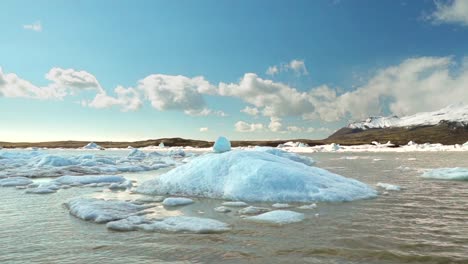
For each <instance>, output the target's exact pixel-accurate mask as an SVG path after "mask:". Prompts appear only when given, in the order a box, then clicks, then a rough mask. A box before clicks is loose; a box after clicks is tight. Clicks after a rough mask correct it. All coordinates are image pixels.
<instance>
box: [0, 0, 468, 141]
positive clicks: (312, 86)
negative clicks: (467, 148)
mask: <svg viewBox="0 0 468 264" xmlns="http://www.w3.org/2000/svg"><path fill="white" fill-rule="evenodd" d="M0 10H1V16H0V67H1V69H2V71H1V72H0V122H1V127H0V141H41V140H65V139H76V140H138V139H148V138H160V137H185V138H197V139H214V138H215V137H216V136H217V135H226V136H228V137H230V138H232V139H277V138H312V139H314V138H324V137H326V136H328V135H329V134H330V133H332V132H333V131H334V130H336V129H337V128H339V127H342V126H344V125H346V124H347V123H348V122H349V121H351V120H359V119H362V118H365V117H366V116H369V115H388V114H397V115H405V114H412V113H416V112H420V111H432V110H436V109H438V108H442V107H444V106H446V105H448V104H450V103H458V102H463V103H466V102H467V101H468V95H467V94H468V93H467V92H466V91H468V87H466V85H465V84H466V83H467V82H466V81H468V59H466V57H465V56H466V55H467V49H468V48H467V47H468V46H467V45H466V43H468V1H466V0H456V1H437V2H434V1H432V0H427V1H424V0H420V1H393V0H391V1H384V0H382V1H371V0H369V1H365V0H361V1H351V0H349V1H344V0H342V1H337V0H334V1H208V0H204V1H17V0H15V1H2V2H1V3H0ZM268 69H270V71H268ZM118 86H121V87H120V88H118V89H119V90H118V91H117V90H114V89H116V87H118ZM246 107H248V108H247V109H246ZM242 110H244V111H242Z"/></svg>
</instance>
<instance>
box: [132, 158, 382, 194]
mask: <svg viewBox="0 0 468 264" xmlns="http://www.w3.org/2000/svg"><path fill="white" fill-rule="evenodd" d="M137 191H138V192H141V193H146V194H170V195H180V194H183V195H185V196H202V197H210V198H221V199H229V200H242V201H273V202H293V201H296V202H307V201H352V200H356V199H365V198H370V197H374V196H376V191H375V190H374V189H372V188H371V187H369V186H368V185H366V184H364V183H362V182H359V181H357V180H354V179H349V178H345V177H343V176H340V175H337V174H334V173H331V172H329V171H326V170H323V169H320V168H316V167H310V166H307V165H305V164H302V163H298V162H295V161H291V160H289V159H285V158H281V157H277V156H275V155H271V154H269V153H265V152H260V151H242V150H234V151H229V152H225V153H221V154H214V153H208V154H205V155H203V156H200V157H197V158H195V159H193V160H192V161H191V162H189V163H187V164H184V165H181V166H179V167H177V168H175V169H173V170H171V171H169V172H168V173H166V174H163V175H161V176H159V177H158V178H155V179H153V180H150V181H147V182H144V183H143V184H141V185H140V186H139V188H138V189H137Z"/></svg>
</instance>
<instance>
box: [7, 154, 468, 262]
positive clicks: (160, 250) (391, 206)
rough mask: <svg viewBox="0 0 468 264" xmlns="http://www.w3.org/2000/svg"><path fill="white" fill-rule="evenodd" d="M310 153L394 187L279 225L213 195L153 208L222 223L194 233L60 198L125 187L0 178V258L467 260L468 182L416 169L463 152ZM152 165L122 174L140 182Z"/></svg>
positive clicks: (464, 162) (451, 162) (124, 195)
mask: <svg viewBox="0 0 468 264" xmlns="http://www.w3.org/2000/svg"><path fill="white" fill-rule="evenodd" d="M311 156H312V157H314V158H315V159H316V160H317V161H318V162H317V166H318V167H322V168H325V169H328V170H330V171H333V172H335V173H338V174H341V175H344V176H347V177H351V178H355V179H358V180H361V181H363V182H365V183H368V184H370V185H374V186H375V184H376V183H377V182H384V183H391V184H397V185H400V186H401V187H402V188H403V190H402V191H399V192H389V193H388V194H386V195H384V194H382V195H379V197H378V198H376V199H372V200H365V201H356V202H349V203H331V204H327V203H319V204H318V207H317V208H316V209H314V210H308V211H307V210H302V211H301V212H304V213H305V214H306V220H305V221H303V222H300V223H296V224H290V225H284V226H276V225H268V224H258V223H252V222H248V221H246V220H243V219H242V218H240V217H239V216H238V215H237V214H235V213H229V214H226V215H224V214H220V213H216V212H214V211H213V208H214V207H217V206H219V205H220V204H221V202H222V201H219V200H209V199H195V200H196V203H194V204H193V205H189V206H186V207H182V208H178V209H176V210H171V211H166V210H164V209H163V208H162V207H157V208H156V209H155V210H156V211H157V213H159V214H161V215H180V214H185V215H193V216H201V217H210V218H215V219H218V220H221V221H224V222H226V223H229V224H231V225H232V231H230V232H227V233H223V234H209V235H200V234H161V233H146V232H141V231H136V232H115V231H109V230H107V229H106V227H105V225H99V224H94V223H90V222H86V221H82V220H80V219H77V218H75V217H73V216H71V215H70V214H69V213H68V210H67V209H66V208H65V207H64V206H63V203H64V202H65V201H67V200H68V199H71V198H73V197H78V196H86V197H103V198H118V199H122V200H126V199H128V200H130V199H136V198H138V197H139V195H135V194H130V193H128V192H110V191H107V190H105V189H103V188H89V187H88V188H71V189H65V190H59V191H58V192H57V193H54V194H47V195H34V194H24V191H23V190H17V189H15V188H0V263H158V262H162V263H245V262H249V263H468V182H466V181H465V182H463V181H438V180H428V179H422V178H420V177H419V176H420V175H421V174H422V170H423V169H428V168H437V167H468V153H464V152H456V153H448V152H439V153H421V152H419V153H316V154H311ZM408 159H410V160H408ZM414 159H415V160H414ZM162 172H164V170H161V171H157V172H151V173H144V174H143V173H140V174H127V175H125V176H126V177H129V178H132V179H135V180H137V181H139V182H141V181H144V180H146V179H149V178H151V177H154V176H155V175H157V174H160V173H162ZM100 190H104V191H103V192H102V191H100ZM260 205H262V204H260ZM262 206H271V204H263V205H262ZM292 210H296V211H300V210H297V209H292ZM317 214H318V215H317Z"/></svg>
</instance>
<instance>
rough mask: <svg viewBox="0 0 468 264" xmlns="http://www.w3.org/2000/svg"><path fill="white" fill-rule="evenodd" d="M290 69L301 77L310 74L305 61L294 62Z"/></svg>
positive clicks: (290, 64) (291, 63)
mask: <svg viewBox="0 0 468 264" xmlns="http://www.w3.org/2000/svg"><path fill="white" fill-rule="evenodd" d="M289 68H290V69H291V70H293V71H294V72H295V73H297V74H299V75H301V74H302V75H307V74H309V72H308V71H307V68H306V66H305V63H304V61H303V60H292V61H291V62H290V63H289Z"/></svg>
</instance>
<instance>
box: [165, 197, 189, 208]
mask: <svg viewBox="0 0 468 264" xmlns="http://www.w3.org/2000/svg"><path fill="white" fill-rule="evenodd" d="M192 203H193V200H192V199H189V198H184V197H169V198H166V199H164V201H163V202H162V204H163V205H164V206H182V205H188V204H192Z"/></svg>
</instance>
